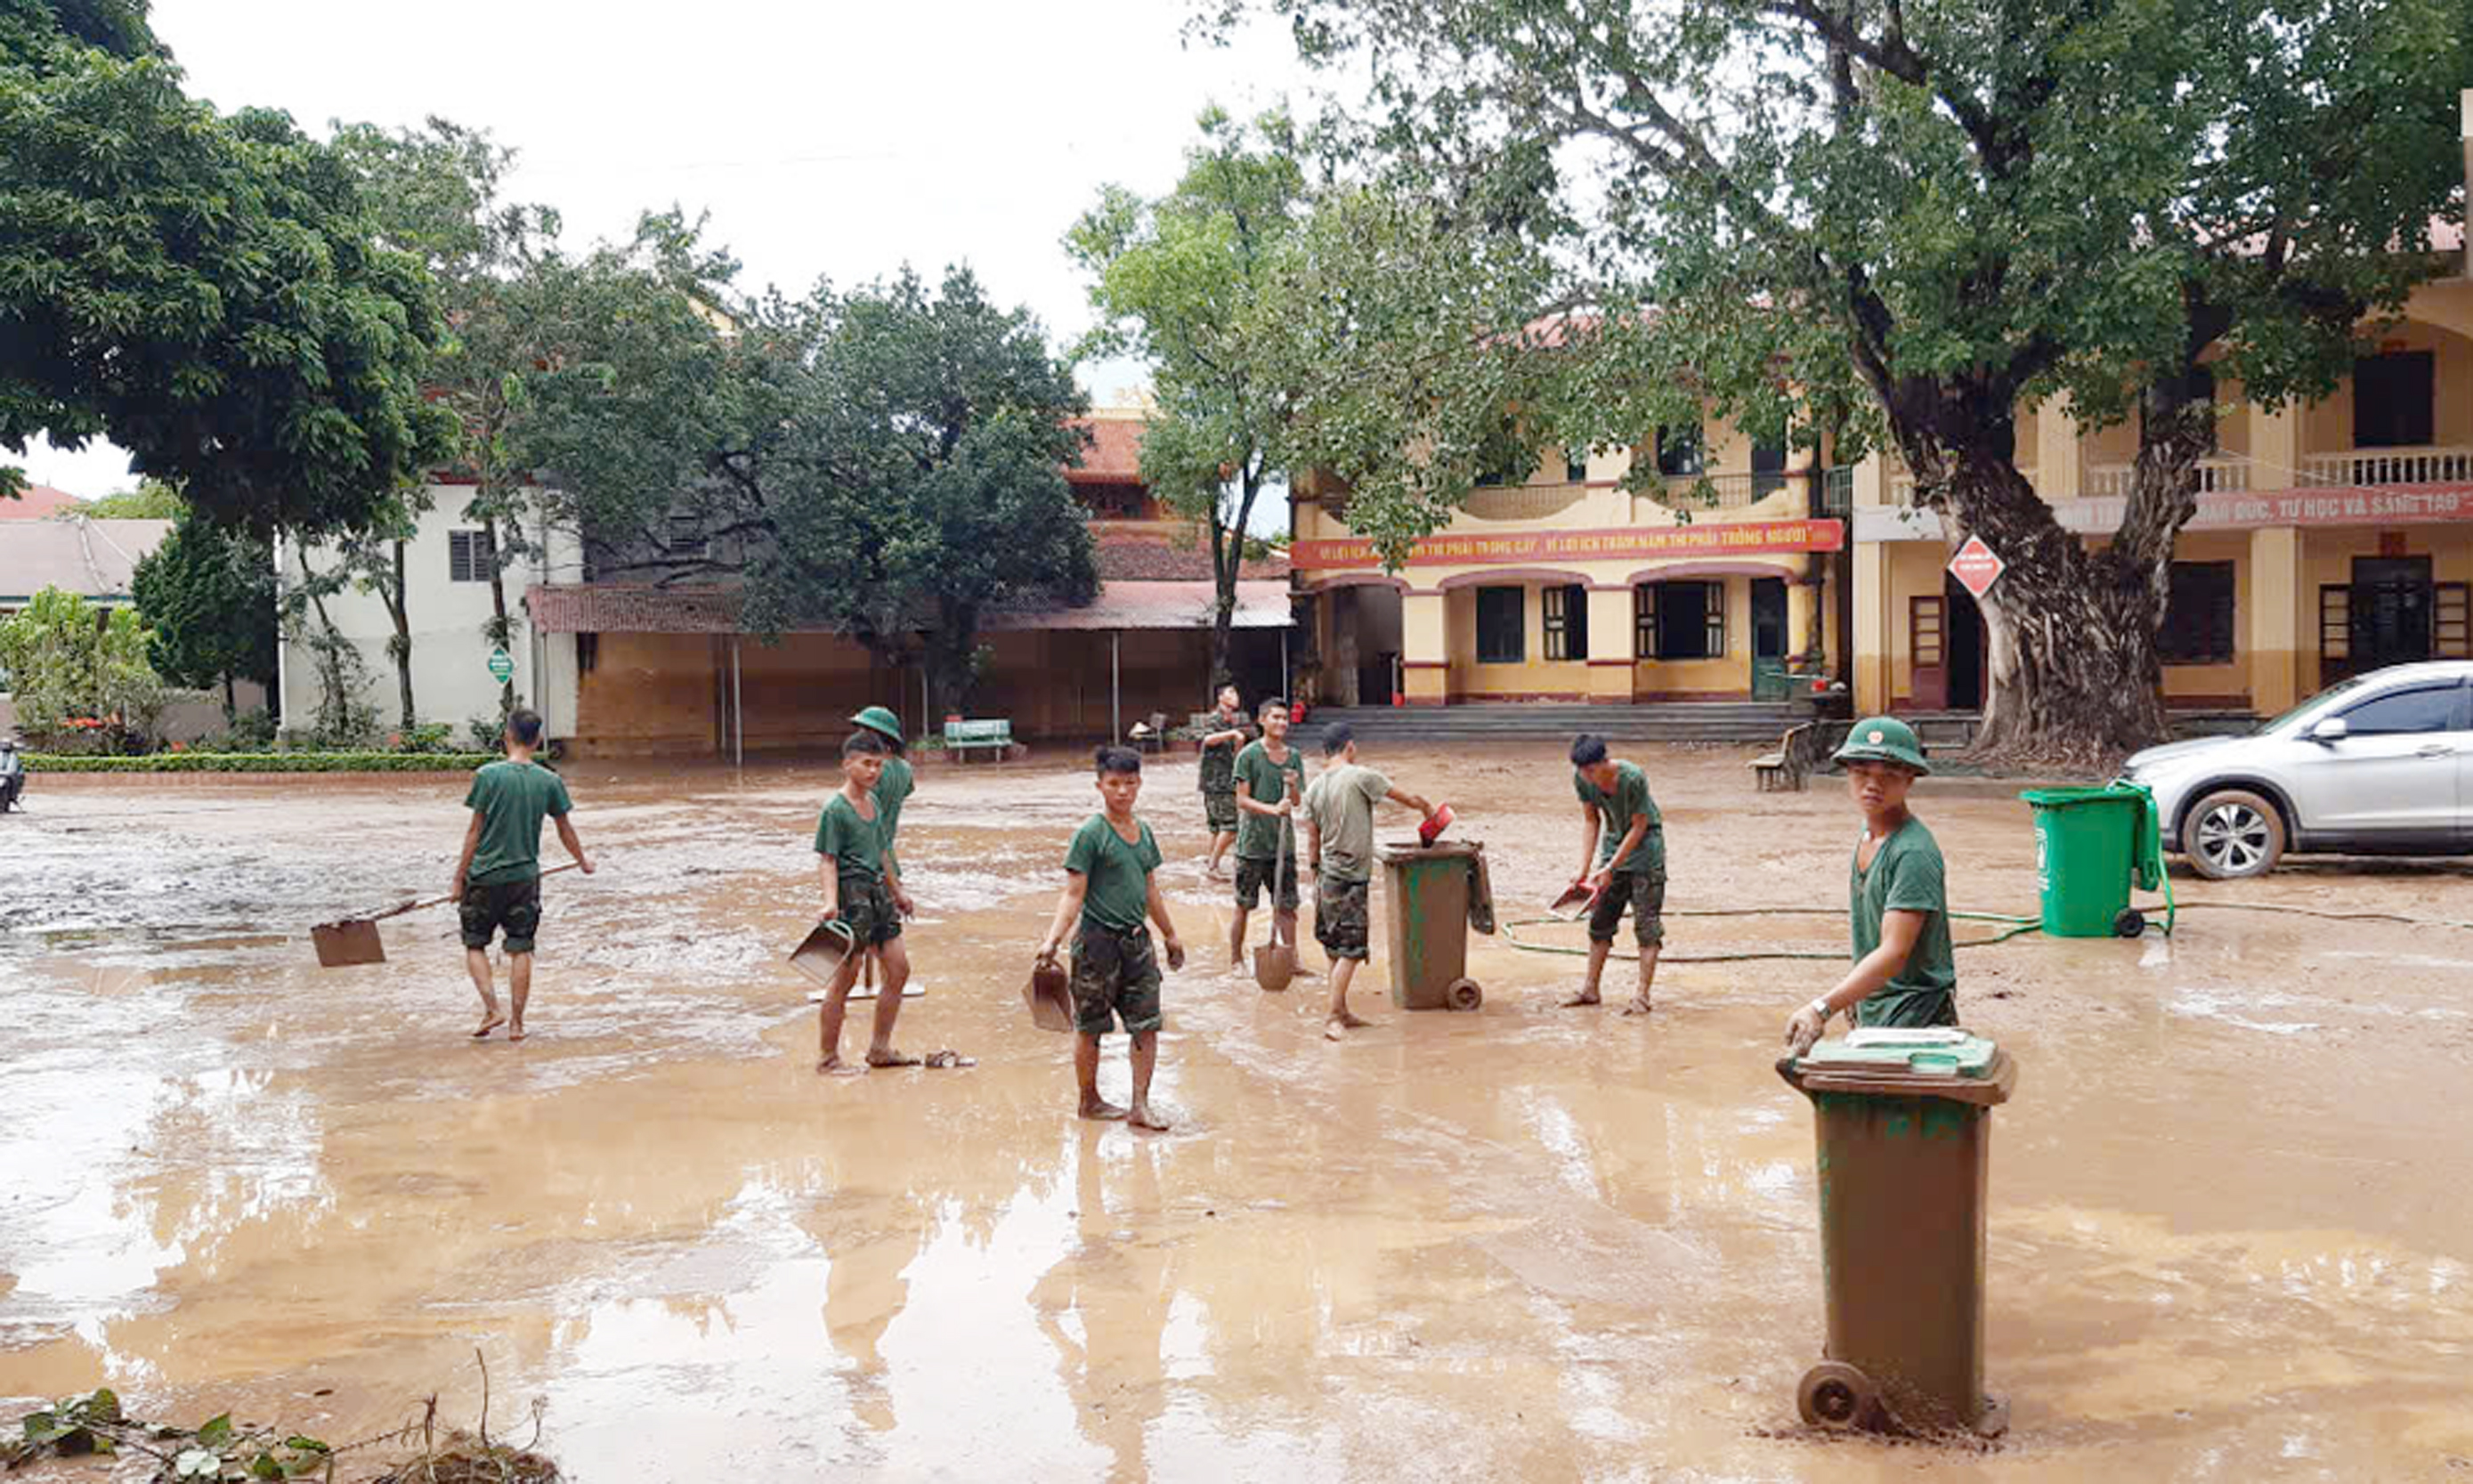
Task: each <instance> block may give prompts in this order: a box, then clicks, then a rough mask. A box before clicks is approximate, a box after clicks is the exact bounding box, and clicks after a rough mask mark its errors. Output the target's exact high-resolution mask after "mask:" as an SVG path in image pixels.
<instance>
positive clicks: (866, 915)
mask: <svg viewBox="0 0 2473 1484" xmlns="http://www.w3.org/2000/svg"><path fill="white" fill-rule="evenodd" d="M884 760H885V746H884V739H883V738H882V737H880V736H878V735H877V734H876V732H874V731H872V730H867V729H865V728H861V729H860V730H857V731H854V732H852V733H851V735H850V739H849V740H848V741H846V742H844V743H843V744H842V786H841V787H840V788H838V789H836V790H834V792H833V796H832V797H831V798H830V799H828V800H826V801H825V808H824V812H823V813H822V814H821V815H819V816H818V817H817V819H816V878H817V882H818V884H819V885H821V886H822V887H823V889H824V894H825V914H824V917H825V921H826V922H840V923H842V924H843V925H844V926H846V927H848V928H849V929H850V933H851V947H850V951H849V952H848V953H845V954H843V955H842V962H841V967H840V968H839V969H836V970H835V971H834V973H833V981H832V983H830V984H828V985H827V986H826V987H825V1002H824V1005H823V1007H822V1008H821V1009H820V1010H819V1012H818V1015H817V1021H816V1048H817V1058H816V1070H818V1071H820V1072H824V1073H828V1074H829V1075H833V1076H847V1075H852V1074H855V1073H857V1072H858V1071H860V1070H861V1068H859V1067H856V1066H852V1065H850V1064H849V1063H847V1062H844V1061H843V1060H842V1020H843V1018H844V1017H846V1016H848V1014H849V1013H850V992H851V987H852V985H854V984H856V983H857V982H858V971H859V967H860V965H861V963H862V962H863V961H864V960H865V959H866V957H867V956H868V954H869V953H870V952H875V953H876V954H877V955H878V962H880V963H881V964H882V965H883V969H884V972H883V975H882V977H881V978H879V979H878V980H877V981H876V1025H875V1030H874V1034H873V1035H871V1036H870V1037H869V1039H868V1048H867V1065H869V1066H916V1065H919V1059H918V1058H917V1057H914V1056H904V1055H902V1054H901V1053H900V1051H898V1050H896V1049H895V1048H894V1044H893V1023H894V1021H895V1020H897V1019H899V1018H900V1016H901V991H902V987H903V986H904V985H907V984H908V983H909V982H910V954H909V951H908V950H907V949H905V948H904V947H903V946H902V945H901V916H900V912H898V911H897V910H896V909H895V907H894V904H893V894H892V893H891V891H890V890H888V889H887V888H886V886H885V882H884V821H883V811H882V810H880V809H879V808H878V807H877V806H876V785H877V784H878V783H879V782H881V781H882V780H883V777H884Z"/></svg>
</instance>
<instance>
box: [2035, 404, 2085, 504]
mask: <svg viewBox="0 0 2473 1484" xmlns="http://www.w3.org/2000/svg"><path fill="white" fill-rule="evenodd" d="M2019 451H2020V452H2021V453H2024V452H2025V451H2026V450H2025V449H2020V450H2019ZM2034 451H2035V492H2036V493H2038V494H2040V495H2042V496H2043V497H2044V503H2045V504H2047V505H2050V504H2052V503H2053V501H2055V500H2075V499H2077V497H2078V496H2079V495H2081V494H2084V493H2085V492H2086V459H2085V456H2084V455H2083V454H2082V453H2081V452H2080V451H2079V443H2078V419H2077V417H2076V416H2075V415H2073V414H2072V412H2071V411H2070V398H2069V394H2068V393H2066V392H2064V393H2058V394H2055V395H2053V396H2052V397H2051V398H2050V399H2049V400H2047V401H2046V402H2045V403H2044V405H2043V406H2042V407H2040V408H2038V409H2036V413H2035V450H2034Z"/></svg>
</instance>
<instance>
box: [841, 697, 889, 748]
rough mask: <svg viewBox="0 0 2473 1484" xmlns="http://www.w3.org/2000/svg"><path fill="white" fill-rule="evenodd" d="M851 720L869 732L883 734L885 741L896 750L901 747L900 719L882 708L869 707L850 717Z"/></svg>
mask: <svg viewBox="0 0 2473 1484" xmlns="http://www.w3.org/2000/svg"><path fill="white" fill-rule="evenodd" d="M851 720H852V721H854V722H856V723H858V724H859V725H860V726H862V727H865V728H866V729H867V730H870V731H880V732H882V733H884V737H885V740H886V741H888V742H891V743H892V744H893V745H894V746H895V747H896V748H899V747H900V746H901V718H900V717H899V716H896V715H894V714H893V713H892V712H891V711H888V710H886V709H885V708H884V707H882V706H869V707H868V708H867V709H866V710H864V711H861V712H859V713H858V714H857V715H856V716H853V717H852V718H851Z"/></svg>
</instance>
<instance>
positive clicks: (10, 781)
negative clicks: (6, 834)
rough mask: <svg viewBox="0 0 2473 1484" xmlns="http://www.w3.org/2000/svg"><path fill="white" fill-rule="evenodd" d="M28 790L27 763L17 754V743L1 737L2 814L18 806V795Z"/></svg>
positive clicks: (0, 795) (0, 793) (0, 791)
mask: <svg viewBox="0 0 2473 1484" xmlns="http://www.w3.org/2000/svg"><path fill="white" fill-rule="evenodd" d="M25 792H26V763H25V759H23V758H21V757H19V756H18V755H17V744H16V743H15V742H13V741H12V740H10V739H8V738H6V737H0V814H6V813H8V812H9V811H10V810H11V809H13V808H15V807H17V800H18V797H19V796H20V795H22V794H24V793H25Z"/></svg>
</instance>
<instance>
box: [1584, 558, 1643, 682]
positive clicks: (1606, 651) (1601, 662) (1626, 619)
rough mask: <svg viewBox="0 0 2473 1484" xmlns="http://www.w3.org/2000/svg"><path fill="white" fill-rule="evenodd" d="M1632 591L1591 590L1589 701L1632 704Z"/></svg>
mask: <svg viewBox="0 0 2473 1484" xmlns="http://www.w3.org/2000/svg"><path fill="white" fill-rule="evenodd" d="M1632 632H1633V631H1632V589H1631V588H1629V587H1591V588H1590V589H1589V699H1590V700H1592V701H1599V702H1607V703H1613V704H1621V703H1626V702H1629V701H1630V700H1631V677H1632V658H1631V648H1632Z"/></svg>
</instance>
